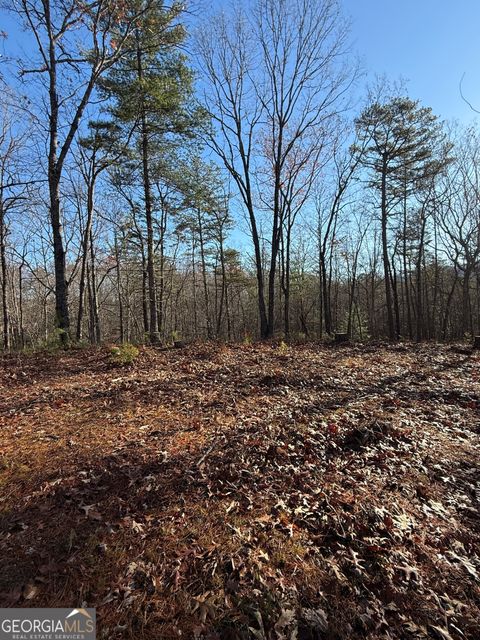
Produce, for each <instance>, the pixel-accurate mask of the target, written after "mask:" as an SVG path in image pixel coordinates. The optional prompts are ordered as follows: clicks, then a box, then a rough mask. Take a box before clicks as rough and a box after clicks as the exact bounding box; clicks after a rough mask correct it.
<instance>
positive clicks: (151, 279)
mask: <svg viewBox="0 0 480 640" xmlns="http://www.w3.org/2000/svg"><path fill="white" fill-rule="evenodd" d="M138 43H139V34H138V31H137V45H138V46H137V73H138V79H139V81H140V82H142V80H143V64H142V51H141V49H140V46H139V44H138ZM140 118H141V147H142V170H143V176H142V178H143V193H144V199H145V223H146V226H147V274H148V301H149V312H150V313H149V325H150V330H149V337H150V342H151V344H158V343H159V342H160V335H159V333H158V326H157V325H158V319H157V290H156V285H155V255H154V249H153V207H152V188H151V181H150V165H149V160H150V157H149V156H150V154H149V139H148V125H147V115H146V111H145V105H144V104H142V105H141V113H140Z"/></svg>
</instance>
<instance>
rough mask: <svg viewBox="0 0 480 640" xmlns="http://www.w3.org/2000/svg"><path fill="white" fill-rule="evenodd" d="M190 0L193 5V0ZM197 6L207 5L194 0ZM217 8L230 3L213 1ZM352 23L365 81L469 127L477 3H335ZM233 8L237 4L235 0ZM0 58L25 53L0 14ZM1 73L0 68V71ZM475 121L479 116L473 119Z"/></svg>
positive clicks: (479, 38)
mask: <svg viewBox="0 0 480 640" xmlns="http://www.w3.org/2000/svg"><path fill="white" fill-rule="evenodd" d="M194 1H195V0H194ZM196 1H197V2H200V4H202V3H205V2H207V3H208V4H210V2H212V0H196ZM213 2H214V4H215V5H218V6H219V7H220V6H221V5H222V4H223V3H224V2H225V4H227V3H228V2H231V0H213ZM339 2H340V3H341V5H343V8H344V13H345V14H346V15H347V16H348V17H349V18H350V20H351V24H352V30H351V33H352V39H353V43H354V48H355V50H356V52H357V53H358V55H359V56H360V58H361V59H362V61H363V66H364V69H365V71H366V72H368V74H369V76H370V77H371V78H373V77H374V76H375V74H378V75H383V74H385V75H386V76H387V77H388V78H389V79H391V80H398V79H399V78H400V77H402V78H404V79H405V80H408V81H409V82H408V83H407V88H408V92H409V94H410V96H411V97H412V98H415V99H417V98H418V99H420V100H421V102H422V103H423V104H425V105H426V106H430V107H432V109H433V110H434V112H435V113H436V114H437V115H439V116H441V117H442V118H448V119H449V118H458V119H460V120H463V121H466V122H470V121H471V120H472V119H473V118H474V117H475V114H474V113H473V111H472V110H471V109H470V108H469V106H468V105H467V104H466V103H465V102H464V101H463V100H462V97H461V95H460V89H459V84H460V80H461V78H462V75H463V74H465V78H464V81H463V92H464V94H465V97H467V98H468V99H469V101H470V102H471V103H472V104H473V105H474V106H476V107H477V108H478V110H479V111H480V0H339ZM236 3H237V6H238V5H240V6H241V4H242V0H236ZM1 31H6V32H7V33H8V39H7V40H4V39H3V38H0V54H4V55H5V54H7V56H8V55H11V56H12V55H13V56H15V54H17V55H18V51H19V49H24V50H25V49H28V46H29V40H28V36H27V34H25V32H22V31H21V30H20V29H18V28H17V27H16V25H15V21H14V20H13V19H12V17H11V16H8V15H5V13H4V12H0V32H1ZM0 72H1V69H0ZM479 118H480V116H479Z"/></svg>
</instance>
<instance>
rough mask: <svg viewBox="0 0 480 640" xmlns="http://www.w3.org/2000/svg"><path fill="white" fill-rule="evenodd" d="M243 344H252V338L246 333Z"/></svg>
mask: <svg viewBox="0 0 480 640" xmlns="http://www.w3.org/2000/svg"><path fill="white" fill-rule="evenodd" d="M243 344H245V345H248V344H252V336H251V335H250V334H248V333H246V334H245V335H244V337H243Z"/></svg>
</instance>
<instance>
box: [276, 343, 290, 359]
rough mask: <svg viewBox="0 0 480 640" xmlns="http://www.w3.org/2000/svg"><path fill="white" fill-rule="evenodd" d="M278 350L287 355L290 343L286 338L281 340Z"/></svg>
mask: <svg viewBox="0 0 480 640" xmlns="http://www.w3.org/2000/svg"><path fill="white" fill-rule="evenodd" d="M278 352H279V353H280V354H281V355H282V356H285V355H287V353H288V344H287V343H286V342H285V341H284V340H280V344H279V345H278Z"/></svg>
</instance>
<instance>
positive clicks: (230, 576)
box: [0, 345, 480, 640]
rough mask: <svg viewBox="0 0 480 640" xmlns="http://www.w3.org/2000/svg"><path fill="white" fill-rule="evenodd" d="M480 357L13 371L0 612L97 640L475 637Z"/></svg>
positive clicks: (375, 351)
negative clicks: (71, 613) (26, 610)
mask: <svg viewBox="0 0 480 640" xmlns="http://www.w3.org/2000/svg"><path fill="white" fill-rule="evenodd" d="M479 363H480V356H479V354H478V353H473V354H468V353H467V352H462V350H461V349H454V348H451V347H439V346H433V345H432V346H420V347H418V346H406V345H396V346H392V347H388V346H378V345H377V346H367V347H360V346H358V347H355V346H346V347H342V348H337V349H335V348H327V347H318V346H298V347H289V348H276V347H275V346H272V345H238V346H232V347H230V346H229V347H221V346H215V345H201V346H191V347H188V348H185V349H181V350H170V351H161V350H153V349H148V348H145V349H142V350H141V352H140V355H139V357H138V358H137V359H136V360H135V362H134V363H133V364H132V365H130V366H127V367H119V366H115V365H114V364H112V362H111V358H110V356H109V352H108V350H107V349H97V350H84V351H70V352H65V353H59V354H46V353H40V354H34V355H23V356H16V355H10V356H4V357H3V358H2V359H1V363H0V427H1V434H2V435H1V441H0V445H1V446H0V491H1V492H0V567H1V571H0V604H1V606H23V607H40V606H69V607H73V606H80V605H81V606H89V607H90V606H95V607H97V619H98V637H99V638H111V639H116V638H118V639H120V638H135V639H144V638H145V639H151V640H159V639H163V638H178V637H183V638H189V639H190V638H192V639H193V638H205V639H211V640H213V639H223V638H227V639H228V638H231V639H244V638H255V639H260V640H261V639H263V638H265V639H279V640H282V639H287V640H290V639H292V638H299V639H308V638H312V639H313V638H322V639H338V640H347V639H348V640H350V639H352V638H353V639H354V638H369V639H375V638H382V639H389V638H390V639H397V638H398V639H402V640H403V639H405V640H408V639H412V640H413V639H417V638H440V639H443V640H448V639H451V638H453V639H454V640H457V639H458V640H460V639H462V638H470V639H472V640H473V639H474V638H479V637H480V635H479V620H480V603H479V594H480V590H479V573H480V559H479V518H478V507H479V500H480V478H479V475H478V464H479V438H478V434H479V424H480V420H479V408H480V377H479Z"/></svg>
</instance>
